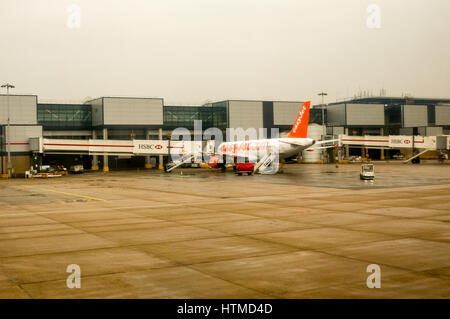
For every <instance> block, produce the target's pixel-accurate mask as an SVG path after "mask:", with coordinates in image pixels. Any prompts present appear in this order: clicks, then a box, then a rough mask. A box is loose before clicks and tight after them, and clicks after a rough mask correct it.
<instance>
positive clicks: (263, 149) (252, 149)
mask: <svg viewBox="0 0 450 319" xmlns="http://www.w3.org/2000/svg"><path fill="white" fill-rule="evenodd" d="M315 142H316V141H315V140H313V139H311V138H287V137H286V138H272V139H263V140H250V141H238V142H226V143H222V144H220V145H219V148H218V152H217V153H218V155H222V156H234V157H245V158H248V157H254V156H255V155H257V156H258V157H259V158H262V157H263V156H264V155H266V154H268V153H272V154H276V152H278V156H279V158H280V159H284V158H287V157H291V156H293V155H297V154H299V153H300V152H301V151H303V150H304V149H307V148H308V147H311V146H312V145H314V143H315Z"/></svg>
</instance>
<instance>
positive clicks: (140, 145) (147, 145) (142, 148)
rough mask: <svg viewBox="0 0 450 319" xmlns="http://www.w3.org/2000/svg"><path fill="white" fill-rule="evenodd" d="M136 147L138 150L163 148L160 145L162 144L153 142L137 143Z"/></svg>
mask: <svg viewBox="0 0 450 319" xmlns="http://www.w3.org/2000/svg"><path fill="white" fill-rule="evenodd" d="M138 148H139V149H140V150H153V149H156V150H160V149H162V148H163V146H162V145H159V144H158V145H153V144H139V146H138Z"/></svg>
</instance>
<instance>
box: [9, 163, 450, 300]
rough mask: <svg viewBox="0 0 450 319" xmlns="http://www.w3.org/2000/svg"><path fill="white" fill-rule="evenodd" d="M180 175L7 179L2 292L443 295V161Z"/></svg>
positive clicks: (448, 207)
mask: <svg viewBox="0 0 450 319" xmlns="http://www.w3.org/2000/svg"><path fill="white" fill-rule="evenodd" d="M182 172H183V175H181V174H180V170H176V171H174V172H173V173H172V174H165V173H162V172H160V171H157V170H148V171H146V170H140V171H122V172H109V173H101V172H98V173H87V174H84V175H77V176H67V177H62V178H55V179H48V180H39V179H34V180H24V179H23V180H22V179H16V180H1V181H0V298H449V297H450V223H449V222H450V166H448V165H437V164H436V165H433V164H424V165H403V164H393V163H391V164H383V163H377V164H376V179H375V181H374V182H364V181H360V180H359V175H358V172H359V165H354V164H349V165H340V166H339V167H338V168H336V167H335V166H334V165H298V164H292V165H286V166H285V168H284V173H282V174H278V175H275V176H270V175H269V176H264V175H255V176H242V177H238V176H235V175H234V174H233V173H232V172H231V171H230V172H227V173H224V174H223V173H220V172H218V171H215V170H210V169H183V170H182ZM70 264H78V265H79V266H80V268H81V288H73V289H69V288H68V287H67V285H66V279H67V277H68V276H69V273H67V272H66V268H67V266H68V265H70ZM369 264H378V265H379V266H380V269H381V288H374V289H369V288H368V287H367V285H366V280H367V277H368V276H369V275H370V273H367V272H366V268H367V266H368V265H369Z"/></svg>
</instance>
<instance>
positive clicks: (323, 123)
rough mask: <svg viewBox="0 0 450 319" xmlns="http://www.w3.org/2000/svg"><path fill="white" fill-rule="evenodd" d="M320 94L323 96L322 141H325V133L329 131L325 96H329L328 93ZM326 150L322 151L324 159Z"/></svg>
mask: <svg viewBox="0 0 450 319" xmlns="http://www.w3.org/2000/svg"><path fill="white" fill-rule="evenodd" d="M318 95H319V96H321V97H322V141H324V140H325V135H326V134H327V131H326V127H325V104H324V102H323V98H324V97H325V96H327V95H328V93H325V92H320V93H319V94H318ZM325 150H326V149H324V150H323V153H322V156H323V159H325V152H326V151H325Z"/></svg>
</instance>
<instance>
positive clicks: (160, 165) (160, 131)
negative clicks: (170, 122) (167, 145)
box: [158, 128, 164, 170]
mask: <svg viewBox="0 0 450 319" xmlns="http://www.w3.org/2000/svg"><path fill="white" fill-rule="evenodd" d="M162 132H163V130H162V128H159V131H158V138H159V140H162V139H163V136H162V135H163V133H162ZM163 160H164V159H163V156H162V155H159V161H158V164H159V165H158V169H160V170H164V163H163Z"/></svg>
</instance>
